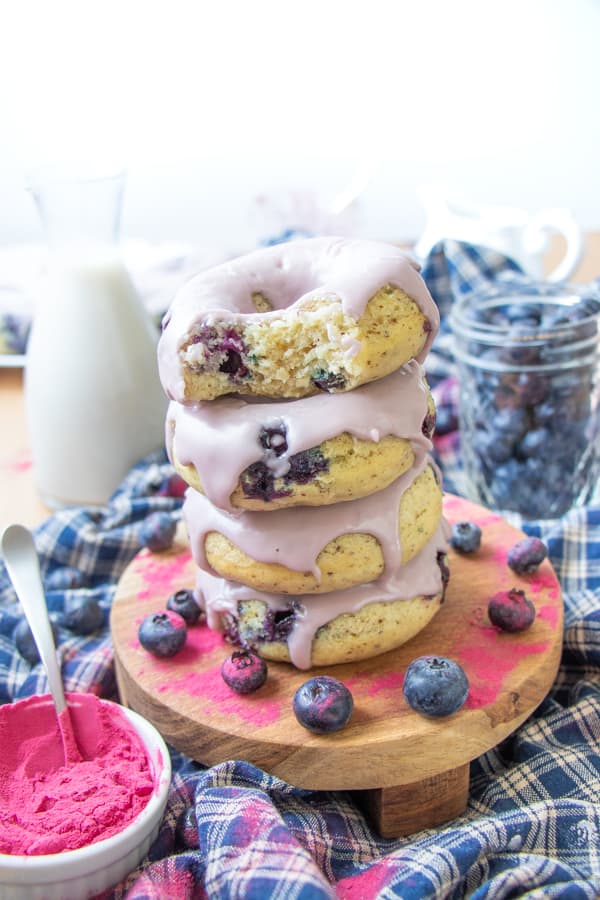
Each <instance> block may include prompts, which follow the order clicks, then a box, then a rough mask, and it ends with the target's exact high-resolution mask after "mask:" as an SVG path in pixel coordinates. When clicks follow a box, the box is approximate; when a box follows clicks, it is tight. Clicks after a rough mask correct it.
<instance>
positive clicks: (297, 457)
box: [285, 447, 329, 484]
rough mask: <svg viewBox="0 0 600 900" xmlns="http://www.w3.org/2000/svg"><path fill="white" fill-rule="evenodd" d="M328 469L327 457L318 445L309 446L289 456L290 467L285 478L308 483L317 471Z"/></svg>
mask: <svg viewBox="0 0 600 900" xmlns="http://www.w3.org/2000/svg"><path fill="white" fill-rule="evenodd" d="M328 471H329V460H328V458H327V457H326V456H325V455H324V454H323V451H322V450H320V449H319V447H311V449H310V450H302V451H301V452H300V453H294V455H293V456H290V469H289V472H288V473H287V475H286V476H285V478H286V481H290V482H295V483H296V484H308V482H309V481H312V480H313V478H316V477H317V475H318V474H319V473H321V472H328Z"/></svg>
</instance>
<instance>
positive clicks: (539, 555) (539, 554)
mask: <svg viewBox="0 0 600 900" xmlns="http://www.w3.org/2000/svg"><path fill="white" fill-rule="evenodd" d="M547 555H548V550H547V548H546V545H545V544H544V542H543V541H541V540H540V539H539V538H535V537H526V538H523V540H521V541H518V542H517V543H516V544H515V545H514V546H513V547H511V548H510V550H509V551H508V556H507V562H508V565H509V566H510V568H511V569H512V570H513V572H516V573H517V575H531V573H532V572H535V571H536V570H537V569H538V567H539V566H540V564H541V563H542V562H543V561H544V560H545V559H546V557H547Z"/></svg>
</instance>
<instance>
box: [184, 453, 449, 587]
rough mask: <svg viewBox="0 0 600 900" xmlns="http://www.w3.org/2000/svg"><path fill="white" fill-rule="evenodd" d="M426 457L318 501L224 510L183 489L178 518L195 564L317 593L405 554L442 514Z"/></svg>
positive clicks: (387, 568)
mask: <svg viewBox="0 0 600 900" xmlns="http://www.w3.org/2000/svg"><path fill="white" fill-rule="evenodd" d="M438 477H439V476H438V473H437V471H436V470H435V469H434V466H433V465H432V463H431V461H430V459H429V457H427V456H425V457H424V458H423V459H422V460H421V461H420V462H419V463H418V464H417V465H416V466H413V467H412V468H411V469H409V470H408V471H407V472H405V473H404V474H403V475H401V476H400V478H398V479H396V481H394V482H393V483H392V484H391V485H390V486H389V487H387V488H385V489H384V490H383V491H379V492H378V493H376V494H371V495H370V496H368V497H363V498H361V499H360V500H351V501H349V502H348V503H338V504H335V505H333V506H324V507H308V506H305V507H296V508H295V509H281V510H277V511H275V512H272V513H268V514H266V513H263V512H242V513H238V514H237V515H231V514H229V513H226V512H222V511H221V510H218V509H217V508H216V507H214V506H213V505H212V504H211V503H210V501H209V500H208V499H207V498H206V497H205V496H204V495H203V494H200V493H198V492H197V491H193V490H191V489H188V491H187V493H186V497H185V501H184V504H183V518H184V521H185V523H186V526H187V530H188V535H189V538H190V548H191V552H192V556H193V557H194V560H195V562H196V564H197V565H198V566H200V568H202V569H204V570H208V571H211V572H212V573H213V574H216V575H220V576H221V577H222V578H227V579H229V580H231V581H238V582H240V583H241V584H245V585H246V586H248V587H252V588H255V589H257V590H261V591H267V592H270V593H278V592H281V593H283V594H320V593H327V592H329V591H339V590H344V589H345V588H348V587H352V586H353V585H356V584H364V583H367V582H370V581H374V580H375V579H376V578H379V577H380V576H381V575H382V574H385V572H393V571H396V570H397V569H398V567H399V566H400V565H401V564H402V563H406V562H408V560H410V559H412V557H413V556H416V554H417V553H418V552H419V551H420V550H421V549H422V548H423V546H424V544H425V543H426V542H427V541H428V540H429V538H430V537H431V536H432V535H433V533H434V532H435V530H436V528H437V527H438V525H439V522H440V519H441V517H442V490H441V487H440V483H439V481H438Z"/></svg>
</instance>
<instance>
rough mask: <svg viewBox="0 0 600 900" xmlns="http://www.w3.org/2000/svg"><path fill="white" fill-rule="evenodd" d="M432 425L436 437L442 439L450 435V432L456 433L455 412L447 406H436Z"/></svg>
mask: <svg viewBox="0 0 600 900" xmlns="http://www.w3.org/2000/svg"><path fill="white" fill-rule="evenodd" d="M434 425H435V435H436V437H442V435H444V434H450V432H451V431H457V430H458V416H457V415H456V410H455V409H454V408H453V407H452V406H448V405H445V406H442V405H440V406H438V409H437V412H436V416H435V423H434ZM429 436H430V435H428V437H429Z"/></svg>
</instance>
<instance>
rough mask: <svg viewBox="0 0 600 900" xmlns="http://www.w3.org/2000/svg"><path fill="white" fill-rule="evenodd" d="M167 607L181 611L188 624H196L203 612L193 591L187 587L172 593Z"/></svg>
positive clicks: (172, 610) (177, 611)
mask: <svg viewBox="0 0 600 900" xmlns="http://www.w3.org/2000/svg"><path fill="white" fill-rule="evenodd" d="M167 609H170V610H171V612H176V613H179V615H180V616H181V618H182V619H185V622H186V625H195V624H196V622H197V621H198V619H199V618H200V615H201V613H202V610H201V609H200V607H199V606H198V604H197V603H196V598H195V597H194V594H193V592H192V591H190V590H187V589H184V590H181V591H175V593H174V594H171V596H170V597H169V598H168V600H167Z"/></svg>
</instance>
